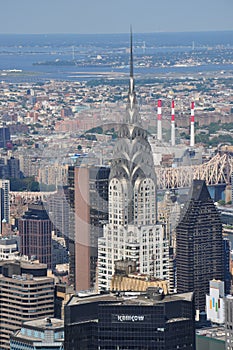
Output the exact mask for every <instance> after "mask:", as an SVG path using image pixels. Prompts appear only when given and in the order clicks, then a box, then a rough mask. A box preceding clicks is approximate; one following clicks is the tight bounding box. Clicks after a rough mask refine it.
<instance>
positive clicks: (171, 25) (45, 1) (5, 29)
mask: <svg viewBox="0 0 233 350" xmlns="http://www.w3.org/2000/svg"><path fill="white" fill-rule="evenodd" d="M232 13H233V1H232V0H211V1H209V0H195V1H188V0H174V1H172V0H160V1H158V0H144V1H142V0H117V1H114V0H89V1H88V0H86V1H83V0H38V1H35V0H34V1H32V0H20V1H19V0H7V1H3V0H2V2H1V12H0V33H1V34H10V33H12V34H52V33H64V34H65V33H74V34H76V33H78V34H94V33H127V32H128V31H129V26H130V24H132V25H133V30H134V32H138V33H146V32H150V33H152V32H160V31H161V32H195V31H221V30H233V21H232Z"/></svg>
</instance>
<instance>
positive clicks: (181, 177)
mask: <svg viewBox="0 0 233 350" xmlns="http://www.w3.org/2000/svg"><path fill="white" fill-rule="evenodd" d="M155 171H156V174H157V186H158V189H159V190H164V189H173V188H184V187H190V185H191V183H192V180H193V179H198V180H205V182H206V184H207V186H214V185H220V184H226V185H227V184H230V183H231V174H232V172H233V157H232V156H231V155H230V154H228V153H224V154H222V155H221V154H220V153H217V154H216V155H215V156H214V157H213V158H211V159H210V160H209V161H208V162H206V163H203V164H200V165H191V166H180V167H177V168H163V167H158V168H157V167H156V169H155Z"/></svg>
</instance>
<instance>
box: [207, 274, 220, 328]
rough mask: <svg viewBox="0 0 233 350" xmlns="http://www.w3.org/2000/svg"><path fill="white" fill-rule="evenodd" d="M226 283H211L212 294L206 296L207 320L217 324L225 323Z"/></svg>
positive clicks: (214, 281)
mask: <svg viewBox="0 0 233 350" xmlns="http://www.w3.org/2000/svg"><path fill="white" fill-rule="evenodd" d="M224 297H225V294H224V282H222V281H216V280H213V281H210V292H209V294H208V295H206V313H207V319H208V320H210V321H211V322H213V323H215V324H219V325H221V324H223V323H224V322H225V305H224V303H225V301H224Z"/></svg>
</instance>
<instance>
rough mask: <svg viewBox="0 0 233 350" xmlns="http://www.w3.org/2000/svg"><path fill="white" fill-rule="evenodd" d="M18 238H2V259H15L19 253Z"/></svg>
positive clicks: (0, 257)
mask: <svg viewBox="0 0 233 350" xmlns="http://www.w3.org/2000/svg"><path fill="white" fill-rule="evenodd" d="M17 238H18V237H15V238H14V237H2V238H0V260H8V259H14V258H16V257H17V256H18V255H19V249H18V248H19V242H18V239H17Z"/></svg>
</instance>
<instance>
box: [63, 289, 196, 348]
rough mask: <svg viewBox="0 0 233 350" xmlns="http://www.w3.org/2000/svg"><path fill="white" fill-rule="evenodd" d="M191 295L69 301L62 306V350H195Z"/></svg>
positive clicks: (96, 297) (151, 293) (150, 293)
mask: <svg viewBox="0 0 233 350" xmlns="http://www.w3.org/2000/svg"><path fill="white" fill-rule="evenodd" d="M194 323H195V321H194V303H193V293H185V294H180V295H178V294H177V295H173V296H165V297H164V296H163V295H162V294H160V293H159V291H158V290H157V289H156V288H155V289H154V288H152V289H150V291H149V290H148V292H147V293H145V294H144V295H139V296H137V297H135V296H134V297H131V298H129V297H128V298H125V297H123V296H114V295H92V296H91V295H89V296H88V295H86V296H84V295H81V294H80V295H79V296H74V297H72V298H71V299H70V301H69V302H68V303H67V305H66V306H65V350H87V349H89V350H97V349H98V350H117V349H118V350H123V349H128V350H138V349H147V350H155V349H156V350H171V349H178V348H179V349H184V348H185V349H187V350H193V349H195V325H194Z"/></svg>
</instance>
